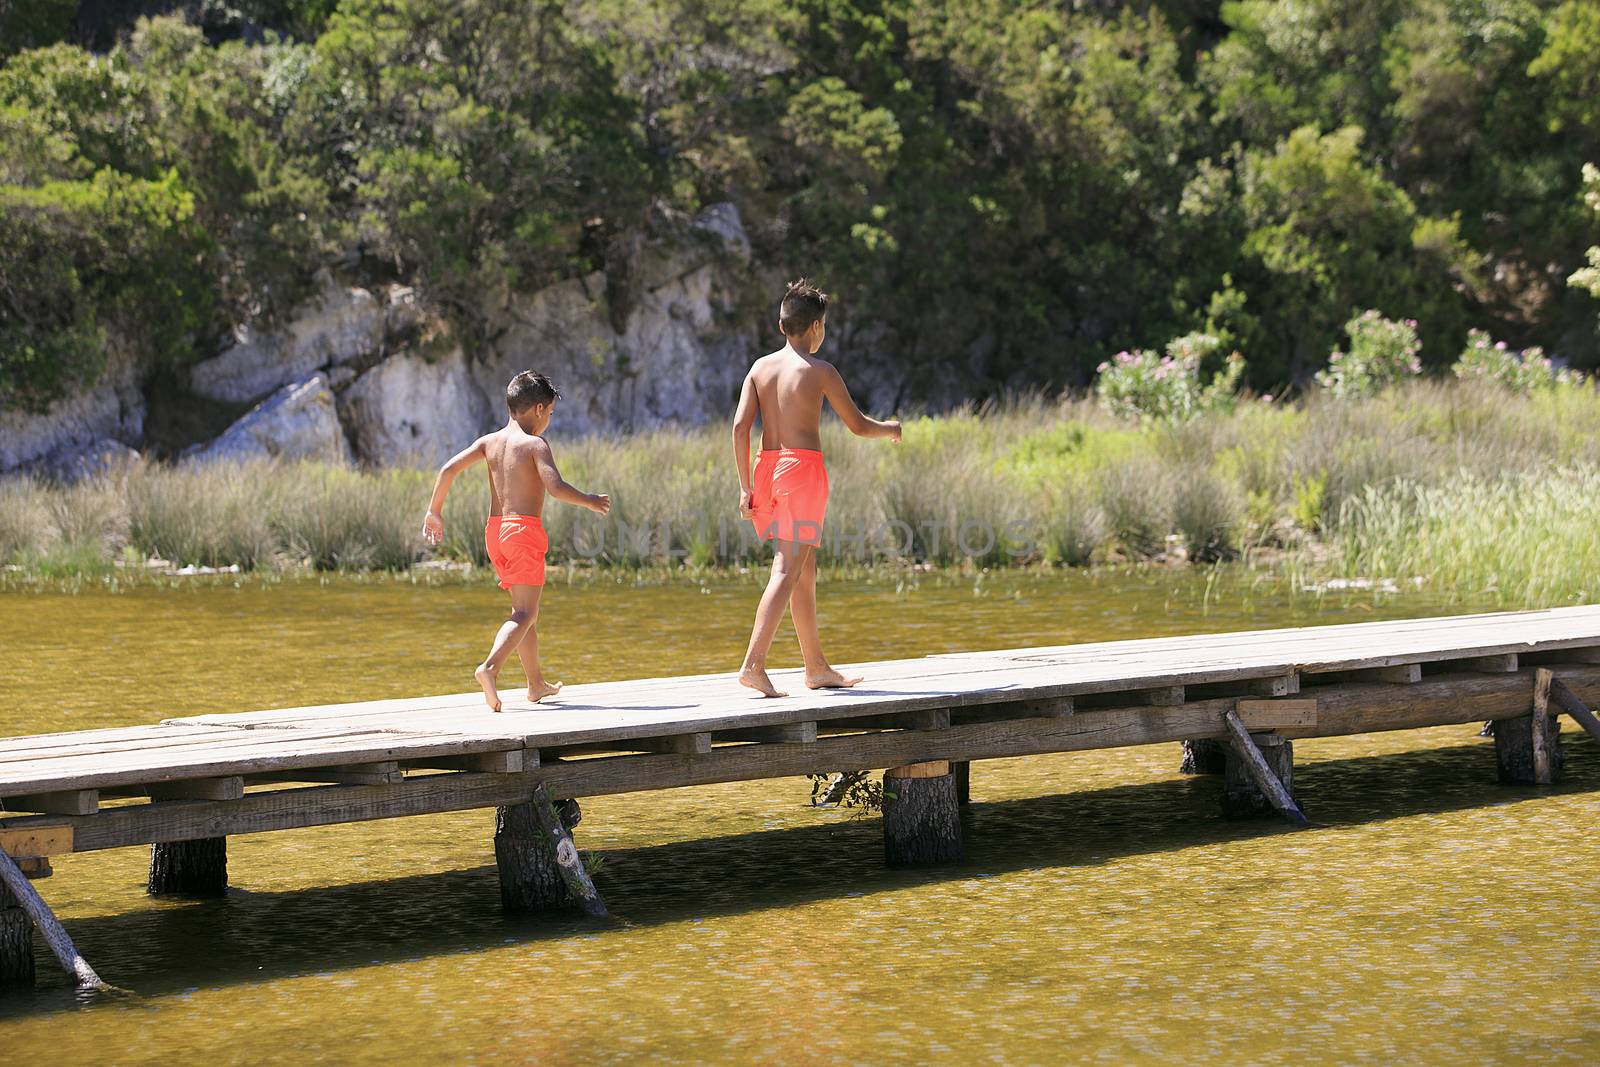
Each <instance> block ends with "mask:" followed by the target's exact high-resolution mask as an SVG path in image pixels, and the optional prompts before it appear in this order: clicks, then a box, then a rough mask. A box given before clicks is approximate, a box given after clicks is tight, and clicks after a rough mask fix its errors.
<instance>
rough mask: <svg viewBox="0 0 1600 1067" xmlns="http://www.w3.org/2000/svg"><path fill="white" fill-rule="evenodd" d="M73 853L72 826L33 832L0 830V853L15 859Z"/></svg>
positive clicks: (54, 827)
mask: <svg viewBox="0 0 1600 1067" xmlns="http://www.w3.org/2000/svg"><path fill="white" fill-rule="evenodd" d="M71 851H72V827H71V826H41V827H39V828H38V829H33V830H0V852H4V853H5V854H6V855H8V856H10V857H12V858H13V859H33V858H37V857H40V856H59V855H61V854H62V853H66V852H71Z"/></svg>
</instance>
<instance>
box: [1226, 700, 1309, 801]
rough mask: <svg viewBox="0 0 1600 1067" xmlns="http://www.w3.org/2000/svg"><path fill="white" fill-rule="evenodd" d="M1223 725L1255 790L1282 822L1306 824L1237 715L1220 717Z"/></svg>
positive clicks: (1233, 712) (1230, 711) (1229, 714)
mask: <svg viewBox="0 0 1600 1067" xmlns="http://www.w3.org/2000/svg"><path fill="white" fill-rule="evenodd" d="M1222 721H1223V723H1224V724H1226V725H1227V727H1228V742H1229V744H1231V745H1232V746H1233V750H1234V751H1235V752H1236V753H1238V755H1239V758H1240V759H1242V760H1243V761H1244V765H1245V769H1246V770H1248V771H1249V772H1250V777H1251V778H1252V779H1253V780H1254V781H1255V783H1256V788H1257V789H1260V790H1261V792H1262V793H1263V794H1264V795H1265V796H1266V798H1267V800H1268V801H1269V802H1271V804H1272V806H1273V807H1274V808H1277V809H1278V812H1279V814H1281V815H1282V816H1283V817H1284V818H1285V819H1287V820H1289V822H1291V823H1293V824H1294V825H1296V826H1305V825H1306V824H1307V823H1308V822H1309V820H1308V819H1307V818H1306V817H1305V813H1304V812H1302V811H1301V810H1300V806H1299V805H1298V804H1296V803H1295V802H1294V798H1293V797H1291V796H1290V795H1289V791H1288V790H1287V789H1285V788H1284V787H1283V783H1282V782H1280V781H1278V776H1277V775H1276V774H1273V773H1272V768H1271V767H1269V766H1267V760H1266V757H1265V756H1263V755H1262V754H1261V749H1259V748H1257V747H1256V743H1255V740H1254V739H1253V738H1252V737H1251V736H1250V731H1249V730H1246V729H1245V726H1244V721H1243V720H1242V719H1240V718H1239V713H1238V712H1237V711H1235V710H1233V709H1231V708H1230V709H1229V710H1227V711H1226V712H1224V713H1223V715H1222Z"/></svg>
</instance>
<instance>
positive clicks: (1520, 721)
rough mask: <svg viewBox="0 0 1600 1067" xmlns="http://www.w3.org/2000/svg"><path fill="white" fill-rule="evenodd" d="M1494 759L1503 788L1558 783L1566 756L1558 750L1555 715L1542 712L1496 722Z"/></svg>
mask: <svg viewBox="0 0 1600 1067" xmlns="http://www.w3.org/2000/svg"><path fill="white" fill-rule="evenodd" d="M1536 723H1537V724H1538V726H1537V727H1536V726H1535V724H1536ZM1536 729H1537V733H1536V732H1535V731H1536ZM1540 749H1542V751H1540ZM1494 760H1495V764H1496V767H1497V769H1498V770H1499V774H1500V781H1501V782H1502V783H1503V784H1505V785H1551V784H1553V783H1555V782H1559V781H1561V775H1562V769H1563V766H1564V765H1565V763H1566V753H1565V752H1563V751H1562V749H1561V731H1560V729H1559V727H1558V726H1557V725H1556V719H1555V716H1553V715H1548V714H1543V713H1541V714H1538V715H1522V716H1519V717H1517V718H1515V719H1500V720H1498V721H1497V722H1496V723H1495V724H1494Z"/></svg>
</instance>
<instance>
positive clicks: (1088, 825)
mask: <svg viewBox="0 0 1600 1067" xmlns="http://www.w3.org/2000/svg"><path fill="white" fill-rule="evenodd" d="M1566 753H1567V770H1566V781H1565V782H1564V783H1563V784H1561V785H1559V786H1554V787H1532V786H1526V787H1518V786H1499V785H1496V784H1494V776H1495V759H1494V749H1493V746H1492V745H1491V744H1471V745H1456V746H1450V747H1444V748H1437V749H1428V750H1422V751H1410V752H1401V753H1393V754H1386V755H1376V756H1362V757H1353V758H1345V759H1335V760H1326V761H1316V760H1312V761H1308V762H1305V763H1297V766H1296V768H1295V793H1296V797H1297V799H1299V800H1300V801H1301V803H1302V805H1303V806H1304V807H1305V809H1306V811H1307V814H1308V815H1310V816H1311V818H1312V826H1311V827H1310V828H1309V829H1308V830H1305V831H1300V832H1301V833H1318V832H1323V833H1327V832H1336V831H1337V830H1339V829H1340V828H1341V827H1352V826H1359V825H1363V824H1368V823H1378V822H1383V821H1385V820H1390V819H1400V818H1406V817H1410V816H1418V815H1430V814H1440V813H1447V812H1451V811H1457V810H1462V809H1469V808H1477V807H1487V806H1492V805H1498V804H1506V803H1515V802H1518V801H1522V800H1527V799H1533V798H1538V797H1547V796H1552V795H1560V794H1571V793H1586V792H1592V791H1594V790H1596V789H1600V746H1596V745H1593V744H1590V743H1587V742H1586V741H1583V740H1580V741H1578V742H1577V743H1572V742H1571V741H1570V739H1569V743H1568V744H1567V745H1566ZM1174 762H1176V755H1174ZM982 766H983V765H982V764H981V763H980V764H978V765H977V766H975V767H974V769H973V788H974V791H975V800H974V803H973V805H972V807H971V808H970V809H969V810H968V811H967V812H966V814H965V815H964V823H965V832H966V859H965V861H964V862H963V863H961V864H960V865H958V866H954V867H942V868H917V869H890V868H886V867H884V865H883V862H882V855H883V854H882V839H881V836H880V829H879V821H878V820H877V819H876V818H860V819H853V820H849V821H845V822H830V823H827V824H821V825H816V826H807V827H799V828H789V829H779V830H767V831H757V832H751V833H744V834H735V835H729V836H724V837H714V838H705V839H699V840H691V841H679V842H674V843H671V844H664V845H657V846H647V847H642V848H627V849H615V850H607V851H606V852H605V869H604V871H603V872H601V874H600V875H599V876H598V877H597V881H598V883H599V885H600V889H601V891H602V893H604V895H605V896H606V899H607V901H608V903H609V904H610V906H611V909H612V911H613V913H614V914H615V915H617V916H619V917H620V925H621V926H623V927H639V926H653V925H660V924H666V923H674V922H680V921H687V920H693V919H700V918H705V917H708V916H726V915H739V914H744V913H752V912H760V911H764V910H768V909H782V908H787V907H791V906H794V905H800V904H805V903H809V902H814V901H817V900H822V899H829V898H835V897H843V896H866V895H870V894H873V893H880V892H888V891H894V890H900V889H906V888H912V887H915V886H918V885H926V884H932V883H939V882H947V881H956V880H969V879H974V878H987V877H994V876H1003V875H1005V874H1007V873H1011V872H1016V871H1026V870H1031V869H1048V868H1057V867H1084V868H1089V867H1094V866H1097V865H1099V864H1102V863H1106V862H1108V861H1112V860H1115V859H1117V858H1119V857H1123V856H1134V855H1148V854H1155V853H1163V852H1176V851H1180V850H1183V849H1187V848H1194V847H1200V846H1205V845H1211V844H1217V843H1222V842H1227V841H1232V840H1241V839H1249V838H1259V837H1262V836H1265V835H1271V834H1278V833H1292V832H1295V831H1291V830H1289V829H1288V828H1287V827H1286V826H1284V825H1283V824H1281V823H1279V822H1277V821H1275V820H1273V819H1270V818H1268V819H1260V820H1244V821H1228V820H1224V819H1223V818H1222V817H1221V816H1220V815H1219V814H1218V794H1219V792H1220V789H1221V782H1220V780H1219V779H1218V778H1216V777H1197V778H1178V779H1170V780H1164V781H1157V782H1147V783H1141V784H1136V785H1126V786H1116V787H1112V788H1106V789H1096V790H1089V791H1081V792H1067V793H1058V794H1053V795H1047V796H1038V797H1030V798H1026V799H1014V800H1006V801H1000V802H989V803H986V802H984V801H983V799H982V792H983V775H982ZM784 782H785V787H787V786H788V785H789V784H792V783H789V781H788V780H784ZM798 800H799V796H798V795H797V801H798ZM580 836H581V831H580ZM70 928H71V933H72V935H73V937H74V939H75V940H76V941H77V944H78V947H79V949H80V950H81V951H82V952H83V953H84V955H85V956H86V957H87V958H88V959H89V960H91V961H93V962H94V963H95V965H96V966H97V967H99V968H100V970H101V973H102V975H103V976H105V977H107V978H108V979H110V980H113V981H115V982H116V983H118V984H119V985H121V986H124V987H128V988H131V989H134V990H137V991H138V993H139V997H137V998H135V1002H137V1001H138V1000H151V999H153V998H157V997H163V996H171V995H174V994H181V993H183V992H185V991H188V990H192V989H195V988H198V987H217V986H223V985H228V984H234V983H254V982H262V981H271V980H275V979H280V978H285V977H292V976H296V975H304V974H326V973H330V972H335V971H339V970H345V969H354V968H360V967H367V966H371V965H381V964H386V963H396V962H402V961H409V960H418V959H425V958H430V957H436V956H444V955H450V954H462V953H474V952H480V951H484V950H489V949H493V948H496V947H498V946H502V945H512V944H520V943H533V942H538V941H544V940H549V939H560V938H567V937H573V936H593V935H596V934H600V933H602V932H603V931H605V930H606V929H607V927H605V926H602V925H596V924H594V923H590V922H587V921H584V920H582V919H579V918H572V919H565V918H558V919H519V918H510V917H507V916H505V915H503V914H502V913H501V912H500V910H499V889H498V884H497V881H496V874H495V869H494V867H493V866H492V865H485V866H481V867H475V868H471V869H468V870H458V871H450V872H446V873H442V874H441V873H433V874H426V875H418V876H413V877H403V878H390V879H383V880H375V881H369V882H354V883H349V884H344V885H333V886H327V887H320V888H307V889H297V890H294V891H290V892H256V891H250V890H242V889H235V890H232V891H230V893H229V895H228V896H227V897H226V898H225V899H221V900H217V901H207V902H196V903H193V904H184V905H180V906H163V907H156V908H151V909H147V910H140V911H137V912H131V913H127V914H121V915H104V916H95V917H91V918H86V919H80V920H76V921H74V922H72V923H71V924H70ZM37 950H38V953H39V958H38V967H39V972H40V981H41V988H40V989H39V990H38V991H37V992H36V993H34V994H32V995H31V996H22V997H16V998H9V999H8V1002H6V1003H3V1004H0V1018H7V1017H16V1016H19V1015H28V1014H38V1013H41V1012H53V1011H59V1010H65V1009H68V1008H73V1007H81V1006H85V1005H92V1004H97V1003H101V1002H103V999H104V998H98V997H81V996H75V995H74V994H73V993H72V992H71V991H70V990H68V989H65V988H62V987H61V986H60V982H61V981H63V979H61V976H60V975H59V974H57V973H54V972H55V961H54V960H53V959H51V958H50V957H49V955H48V954H47V953H46V952H45V950H44V947H43V945H42V944H40V945H39V946H38V949H37ZM117 999H119V1000H120V1001H121V1002H122V1003H125V1004H126V1003H128V998H127V997H120V998H117Z"/></svg>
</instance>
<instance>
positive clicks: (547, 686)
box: [528, 682, 561, 704]
mask: <svg viewBox="0 0 1600 1067" xmlns="http://www.w3.org/2000/svg"><path fill="white" fill-rule="evenodd" d="M559 692H561V683H560V682H529V683H528V703H530V704H537V703H539V701H541V700H543V699H544V698H545V697H553V696H555V695H556V694H557V693H559Z"/></svg>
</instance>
